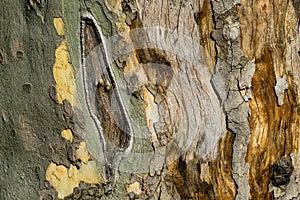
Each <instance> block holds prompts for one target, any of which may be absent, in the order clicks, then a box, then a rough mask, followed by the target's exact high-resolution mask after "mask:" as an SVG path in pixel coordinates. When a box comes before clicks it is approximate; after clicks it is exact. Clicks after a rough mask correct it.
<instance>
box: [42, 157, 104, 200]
mask: <svg viewBox="0 0 300 200" xmlns="http://www.w3.org/2000/svg"><path fill="white" fill-rule="evenodd" d="M46 179H47V181H49V182H50V183H51V185H52V186H53V187H54V189H55V190H56V191H57V193H58V198H60V199H63V198H64V197H66V196H68V195H70V194H72V193H73V189H74V188H75V187H79V184H80V181H83V182H86V183H90V184H96V183H100V182H101V181H102V180H103V179H102V177H101V176H100V172H99V170H98V168H97V164H96V163H95V162H94V161H90V162H88V163H87V164H82V165H81V166H80V169H79V170H78V169H77V168H76V167H75V166H73V165H71V166H70V168H69V169H68V168H67V167H65V166H63V165H56V164H55V163H52V162H51V163H50V165H49V166H48V168H47V171H46Z"/></svg>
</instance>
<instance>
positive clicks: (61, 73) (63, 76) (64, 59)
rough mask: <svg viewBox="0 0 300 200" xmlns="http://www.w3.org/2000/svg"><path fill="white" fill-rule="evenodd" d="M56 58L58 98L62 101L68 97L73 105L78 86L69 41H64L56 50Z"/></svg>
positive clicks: (54, 73) (54, 68)
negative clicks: (76, 86)
mask: <svg viewBox="0 0 300 200" xmlns="http://www.w3.org/2000/svg"><path fill="white" fill-rule="evenodd" d="M55 58H56V60H55V63H54V66H53V75H54V79H55V82H56V90H57V100H58V102H59V103H62V102H63V100H64V99H67V100H68V101H69V102H70V103H71V105H72V106H73V105H74V101H75V100H74V99H75V95H76V88H75V78H74V69H73V66H72V64H71V63H70V55H69V52H68V45H67V41H65V40H64V41H62V43H61V45H60V46H59V47H58V48H57V49H56V50H55Z"/></svg>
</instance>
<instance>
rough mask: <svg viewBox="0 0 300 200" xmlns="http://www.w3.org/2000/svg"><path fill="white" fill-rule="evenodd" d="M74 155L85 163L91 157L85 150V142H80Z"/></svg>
mask: <svg viewBox="0 0 300 200" xmlns="http://www.w3.org/2000/svg"><path fill="white" fill-rule="evenodd" d="M76 157H77V158H79V159H80V160H81V161H82V162H84V163H87V162H88V161H89V159H90V158H91V155H90V154H89V152H88V150H87V147H86V143H85V142H80V144H79V148H78V149H77V150H76Z"/></svg>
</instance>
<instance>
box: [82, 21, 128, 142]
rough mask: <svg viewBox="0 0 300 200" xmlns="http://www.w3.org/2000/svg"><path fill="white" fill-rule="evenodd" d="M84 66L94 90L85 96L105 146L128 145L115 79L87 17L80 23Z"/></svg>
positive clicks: (101, 45) (125, 123)
mask: <svg viewBox="0 0 300 200" xmlns="http://www.w3.org/2000/svg"><path fill="white" fill-rule="evenodd" d="M84 40H85V55H86V59H85V60H86V63H85V64H86V65H87V66H86V68H87V70H89V74H88V76H89V77H90V81H91V83H89V85H93V84H95V85H94V86H91V88H90V89H91V90H90V91H89V92H91V93H94V94H92V95H90V97H89V98H95V99H94V100H92V101H91V102H94V103H95V105H94V107H95V111H94V112H95V113H94V114H95V115H96V116H97V118H98V120H99V121H100V123H101V127H102V130H103V134H104V136H105V137H106V141H105V142H106V143H107V144H108V146H109V147H112V148H113V146H115V147H118V148H126V147H128V140H129V137H130V136H129V133H127V131H128V130H129V128H128V127H129V125H128V121H127V119H126V117H125V115H124V113H123V109H122V108H121V104H120V99H119V98H120V97H119V96H118V94H117V93H116V92H114V89H115V84H116V83H115V80H113V76H112V74H111V73H112V72H111V71H110V69H109V67H108V63H107V60H106V58H105V52H104V47H103V44H102V41H101V39H100V38H99V36H98V33H97V31H96V29H95V27H94V26H93V24H92V22H91V21H88V20H87V21H86V24H85V27H84Z"/></svg>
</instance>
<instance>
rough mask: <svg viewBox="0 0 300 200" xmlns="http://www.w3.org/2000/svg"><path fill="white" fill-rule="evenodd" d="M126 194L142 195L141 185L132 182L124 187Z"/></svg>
mask: <svg viewBox="0 0 300 200" xmlns="http://www.w3.org/2000/svg"><path fill="white" fill-rule="evenodd" d="M126 191H127V193H130V192H133V193H134V194H136V195H140V194H142V185H141V184H140V183H139V182H137V181H136V182H134V183H132V184H130V185H129V186H128V187H126Z"/></svg>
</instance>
